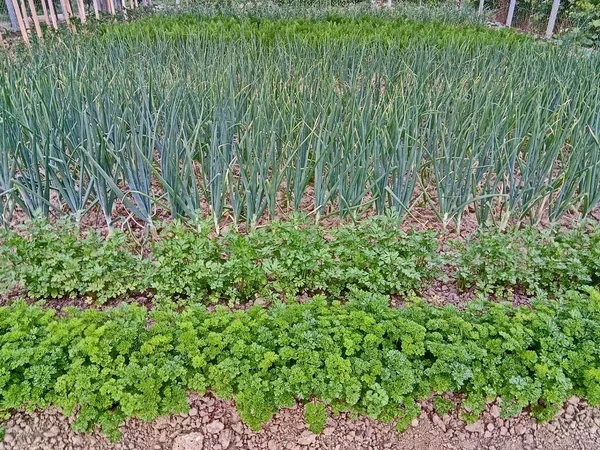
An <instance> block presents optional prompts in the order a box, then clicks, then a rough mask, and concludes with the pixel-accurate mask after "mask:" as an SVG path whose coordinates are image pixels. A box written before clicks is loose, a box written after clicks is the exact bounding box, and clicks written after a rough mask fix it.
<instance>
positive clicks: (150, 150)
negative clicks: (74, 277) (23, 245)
mask: <svg viewBox="0 0 600 450" xmlns="http://www.w3.org/2000/svg"><path fill="white" fill-rule="evenodd" d="M61 42H62V44H59V46H60V45H64V46H65V47H69V48H70V50H69V52H68V56H65V55H64V54H63V53H61V52H57V51H56V50H57V48H56V47H55V46H51V45H50V46H46V47H43V48H41V49H39V50H38V51H35V52H33V53H32V54H31V55H30V56H29V55H27V56H24V57H23V58H22V59H21V61H22V63H20V64H15V63H14V61H13V60H11V59H10V58H4V59H3V60H2V61H1V62H0V65H1V66H2V70H1V71H0V86H1V89H2V95H1V96H0V110H1V111H2V123H0V127H1V129H0V139H1V144H0V145H1V149H2V151H1V153H0V161H1V166H0V167H2V171H1V172H0V188H1V191H2V195H1V201H2V202H1V204H0V205H1V208H2V210H1V211H0V212H1V213H2V214H1V217H2V218H3V220H4V221H10V218H11V214H12V213H13V211H14V210H15V208H17V207H18V208H20V209H22V210H23V211H25V212H26V213H27V214H29V215H30V216H34V215H41V216H44V217H47V216H49V215H57V214H59V215H61V214H67V215H68V216H70V217H72V218H74V219H75V220H76V221H80V220H81V218H82V217H83V216H84V215H85V214H86V213H88V211H89V210H90V208H91V207H97V208H99V209H100V210H101V213H102V215H103V216H104V219H105V222H106V224H107V225H108V226H109V227H112V226H113V219H114V215H115V203H116V201H117V200H119V201H122V202H124V203H125V207H126V208H127V210H128V212H129V213H131V214H132V215H134V216H135V217H136V218H137V219H138V220H141V221H143V222H145V223H146V224H148V225H151V224H152V222H153V216H154V215H155V213H156V211H157V208H163V209H166V210H167V211H168V212H169V213H170V215H171V217H173V218H176V217H177V218H186V219H192V220H195V219H198V218H199V217H204V216H207V215H208V216H210V217H211V218H212V219H213V221H214V224H215V226H216V227H217V228H218V227H219V224H220V223H221V221H222V220H223V218H224V216H227V217H229V218H231V219H232V220H233V222H234V223H240V222H244V223H246V225H247V226H248V227H249V228H254V227H255V226H256V225H257V224H258V223H259V221H260V220H261V218H263V217H270V218H274V217H276V216H277V214H278V211H279V210H280V209H283V210H284V211H288V212H289V211H300V210H303V211H304V212H307V213H309V214H311V215H312V216H313V217H314V218H315V221H317V222H318V221H319V220H320V218H322V217H323V216H325V215H330V214H339V215H340V216H341V217H342V218H345V217H351V218H353V219H357V218H360V217H361V216H362V215H364V214H365V213H366V212H368V211H369V210H374V211H376V212H377V213H379V214H381V213H383V212H385V211H386V210H393V211H396V212H397V213H398V214H401V215H403V214H406V213H407V212H408V211H410V208H411V206H412V204H413V203H414V201H415V199H417V198H418V199H420V200H419V201H425V202H426V203H428V204H429V205H430V207H431V209H432V211H434V212H435V214H436V215H437V216H438V217H439V218H440V220H441V221H442V222H443V224H444V225H447V224H449V223H450V222H456V223H457V224H458V225H460V222H461V217H462V216H463V214H464V212H465V210H467V209H468V208H474V210H475V212H476V214H477V219H478V221H479V222H480V223H486V222H489V221H492V220H493V221H496V222H498V223H499V225H500V227H501V228H504V227H505V226H506V224H508V223H509V222H511V221H531V222H533V223H536V222H537V221H538V220H539V219H540V218H541V217H545V216H549V217H550V219H551V220H557V219H559V218H560V217H561V216H563V215H564V214H565V213H566V212H568V211H571V210H576V211H577V212H578V214H579V215H581V216H586V215H588V214H589V213H590V211H592V210H593V209H594V208H595V207H596V205H597V204H598V201H599V200H600V151H599V150H600V141H599V136H600V109H599V108H598V105H599V104H600V82H599V78H600V75H599V74H600V58H599V57H598V55H596V54H591V55H586V54H583V53H581V52H578V51H577V50H572V49H563V48H556V47H553V46H549V45H547V44H541V43H537V42H532V41H531V40H530V39H529V38H525V37H522V36H517V35H515V34H513V33H511V32H493V31H490V30H487V29H485V28H483V27H480V26H474V25H471V26H469V25H466V26H462V27H458V28H457V27H456V26H455V25H453V24H446V25H444V24H439V23H413V22H408V21H406V20H404V19H397V18H392V19H385V18H370V17H363V18H356V17H350V18H348V17H343V16H341V17H335V16H334V17H326V18H324V19H297V20H293V21H289V20H287V19H282V20H271V19H265V18H263V17H260V18H229V19H228V18H223V17H216V18H215V17H203V16H199V17H198V16H197V17H187V16H184V17H181V18H180V17H176V18H168V17H167V18H162V17H161V18H150V19H146V20H141V21H138V22H135V23H132V24H129V25H118V26H116V27H114V26H113V27H110V26H108V27H106V28H105V29H104V30H103V31H101V32H100V36H99V37H98V38H96V37H93V38H83V39H81V38H79V37H77V38H69V37H68V36H67V37H65V38H64V40H63V41H61ZM417 193H418V195H417Z"/></svg>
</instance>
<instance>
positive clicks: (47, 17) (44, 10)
mask: <svg viewBox="0 0 600 450" xmlns="http://www.w3.org/2000/svg"><path fill="white" fill-rule="evenodd" d="M40 3H41V4H42V11H43V13H44V21H45V22H46V25H48V26H50V17H49V16H48V7H47V6H46V1H45V0H42V1H41V2H40Z"/></svg>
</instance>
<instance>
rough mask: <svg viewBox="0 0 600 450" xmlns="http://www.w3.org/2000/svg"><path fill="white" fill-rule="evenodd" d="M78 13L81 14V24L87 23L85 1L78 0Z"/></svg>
mask: <svg viewBox="0 0 600 450" xmlns="http://www.w3.org/2000/svg"><path fill="white" fill-rule="evenodd" d="M77 11H78V12H79V19H80V20H81V23H85V7H84V6H83V0H77Z"/></svg>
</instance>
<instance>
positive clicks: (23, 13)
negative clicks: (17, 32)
mask: <svg viewBox="0 0 600 450" xmlns="http://www.w3.org/2000/svg"><path fill="white" fill-rule="evenodd" d="M21 17H23V22H24V23H25V29H27V31H29V16H28V15H27V7H26V6H25V0H21Z"/></svg>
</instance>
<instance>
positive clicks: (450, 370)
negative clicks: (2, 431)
mask: <svg viewBox="0 0 600 450" xmlns="http://www.w3.org/2000/svg"><path fill="white" fill-rule="evenodd" d="M345 300H346V301H347V303H346V304H345V305H341V304H339V303H337V302H334V303H333V304H328V303H327V302H326V301H325V300H324V298H322V297H320V296H318V297H316V298H314V299H312V300H311V301H309V302H307V303H302V304H289V305H283V304H279V305H276V306H274V307H272V308H270V309H264V308H260V307H256V306H255V307H253V308H251V309H250V310H248V311H238V312H227V311H225V310H224V309H222V308H221V309H217V311H216V312H212V313H211V312H207V311H206V309H205V308H204V307H203V306H195V305H188V306H186V307H185V309H183V310H182V311H180V312H176V311H174V310H169V309H157V310H154V311H152V312H150V313H148V312H147V311H146V310H145V309H144V308H143V307H140V306H137V305H123V306H121V307H120V308H112V309H108V310H105V311H97V310H86V311H79V310H76V309H72V310H69V311H63V313H62V314H61V315H60V316H57V314H56V312H55V311H54V310H50V309H42V308H39V307H35V306H28V305H26V304H25V303H24V302H21V301H18V302H14V303H12V304H11V305H9V306H4V307H0V410H4V411H11V410H14V409H20V408H36V407H41V408H45V407H48V406H50V405H55V406H57V407H59V408H60V409H62V411H63V412H64V413H65V414H66V415H73V414H75V415H76V420H75V421H74V423H73V428H74V429H75V430H88V431H89V430H91V429H92V428H93V427H94V426H95V425H96V424H99V425H100V426H101V428H102V432H103V433H105V434H107V435H108V436H109V437H110V438H111V439H118V438H119V435H120V433H119V430H118V425H119V424H121V423H122V422H123V421H124V420H125V419H126V418H128V417H138V418H141V419H143V420H151V419H154V418H156V417H157V416H160V415H166V414H169V413H178V412H184V411H187V410H188V408H189V406H188V404H187V401H186V400H187V395H188V393H189V392H190V391H191V392H197V393H200V394H203V393H205V392H207V391H211V392H213V393H214V394H215V395H217V396H219V397H223V398H232V397H233V398H234V399H235V404H236V407H237V409H238V411H239V414H240V416H241V418H242V419H243V420H244V421H245V422H246V423H248V424H249V425H250V426H251V427H252V428H254V429H259V428H260V426H261V424H262V423H264V422H265V421H268V420H269V419H270V418H271V417H272V415H273V414H274V413H276V412H277V411H278V410H279V409H280V408H284V407H291V406H293V405H295V404H296V402H297V401H300V402H302V403H307V402H308V403H309V404H310V407H308V408H307V409H306V417H307V420H308V421H309V425H310V427H311V429H312V430H313V431H315V432H319V431H320V429H322V427H323V425H324V423H325V419H326V411H325V407H324V405H330V406H331V409H332V410H333V411H334V412H339V411H352V412H353V413H358V414H364V415H367V416H369V417H372V418H375V419H380V420H384V421H397V426H398V429H400V430H402V429H404V428H406V427H407V425H408V424H410V422H411V420H412V419H413V418H414V417H416V416H418V414H419V404H418V402H419V401H420V400H423V399H427V398H429V397H431V396H432V395H434V394H435V395H441V394H443V393H456V394H464V397H463V398H464V400H463V401H462V402H461V404H460V405H453V404H451V403H449V401H448V400H445V399H444V398H442V397H436V398H437V400H436V401H434V404H435V405H436V407H437V408H438V411H440V413H441V414H443V413H446V412H448V410H450V409H453V408H456V407H457V406H458V407H459V408H460V409H461V411H462V413H463V418H464V419H465V420H475V419H476V417H477V416H478V415H479V414H480V413H481V411H482V410H483V409H484V407H485V405H486V403H487V402H491V401H494V400H496V399H497V398H499V399H500V404H501V412H502V415H503V417H508V416H511V415H515V414H519V413H520V412H521V411H522V410H523V408H529V410H530V412H531V414H533V416H535V417H536V418H538V419H540V420H544V419H549V418H551V417H552V416H553V415H554V414H555V413H556V412H557V410H558V408H559V407H561V406H562V403H563V402H564V400H565V399H567V398H569V397H570V396H573V395H576V396H580V397H583V398H586V399H587V400H588V401H589V402H590V404H592V405H597V404H599V403H600V294H599V293H598V292H597V291H594V290H591V289H590V290H589V293H588V294H584V293H577V292H573V291H570V292H568V293H567V294H565V295H564V296H561V297H560V298H559V299H557V300H555V301H552V302H549V303H547V302H543V301H540V302H537V303H536V304H535V305H534V306H533V307H532V308H524V307H521V308H513V307H512V306H510V305H507V304H494V303H485V302H478V303H474V304H471V306H470V307H469V308H468V309H466V310H464V311H459V310H457V309H456V308H452V307H446V308H436V307H432V306H429V305H427V304H425V303H423V302H420V301H415V302H414V303H411V304H409V305H408V306H407V307H405V308H402V309H395V308H389V307H388V304H387V303H388V299H387V297H384V296H378V295H374V294H368V293H364V292H360V291H356V292H353V293H352V294H350V295H348V296H347V297H345Z"/></svg>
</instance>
